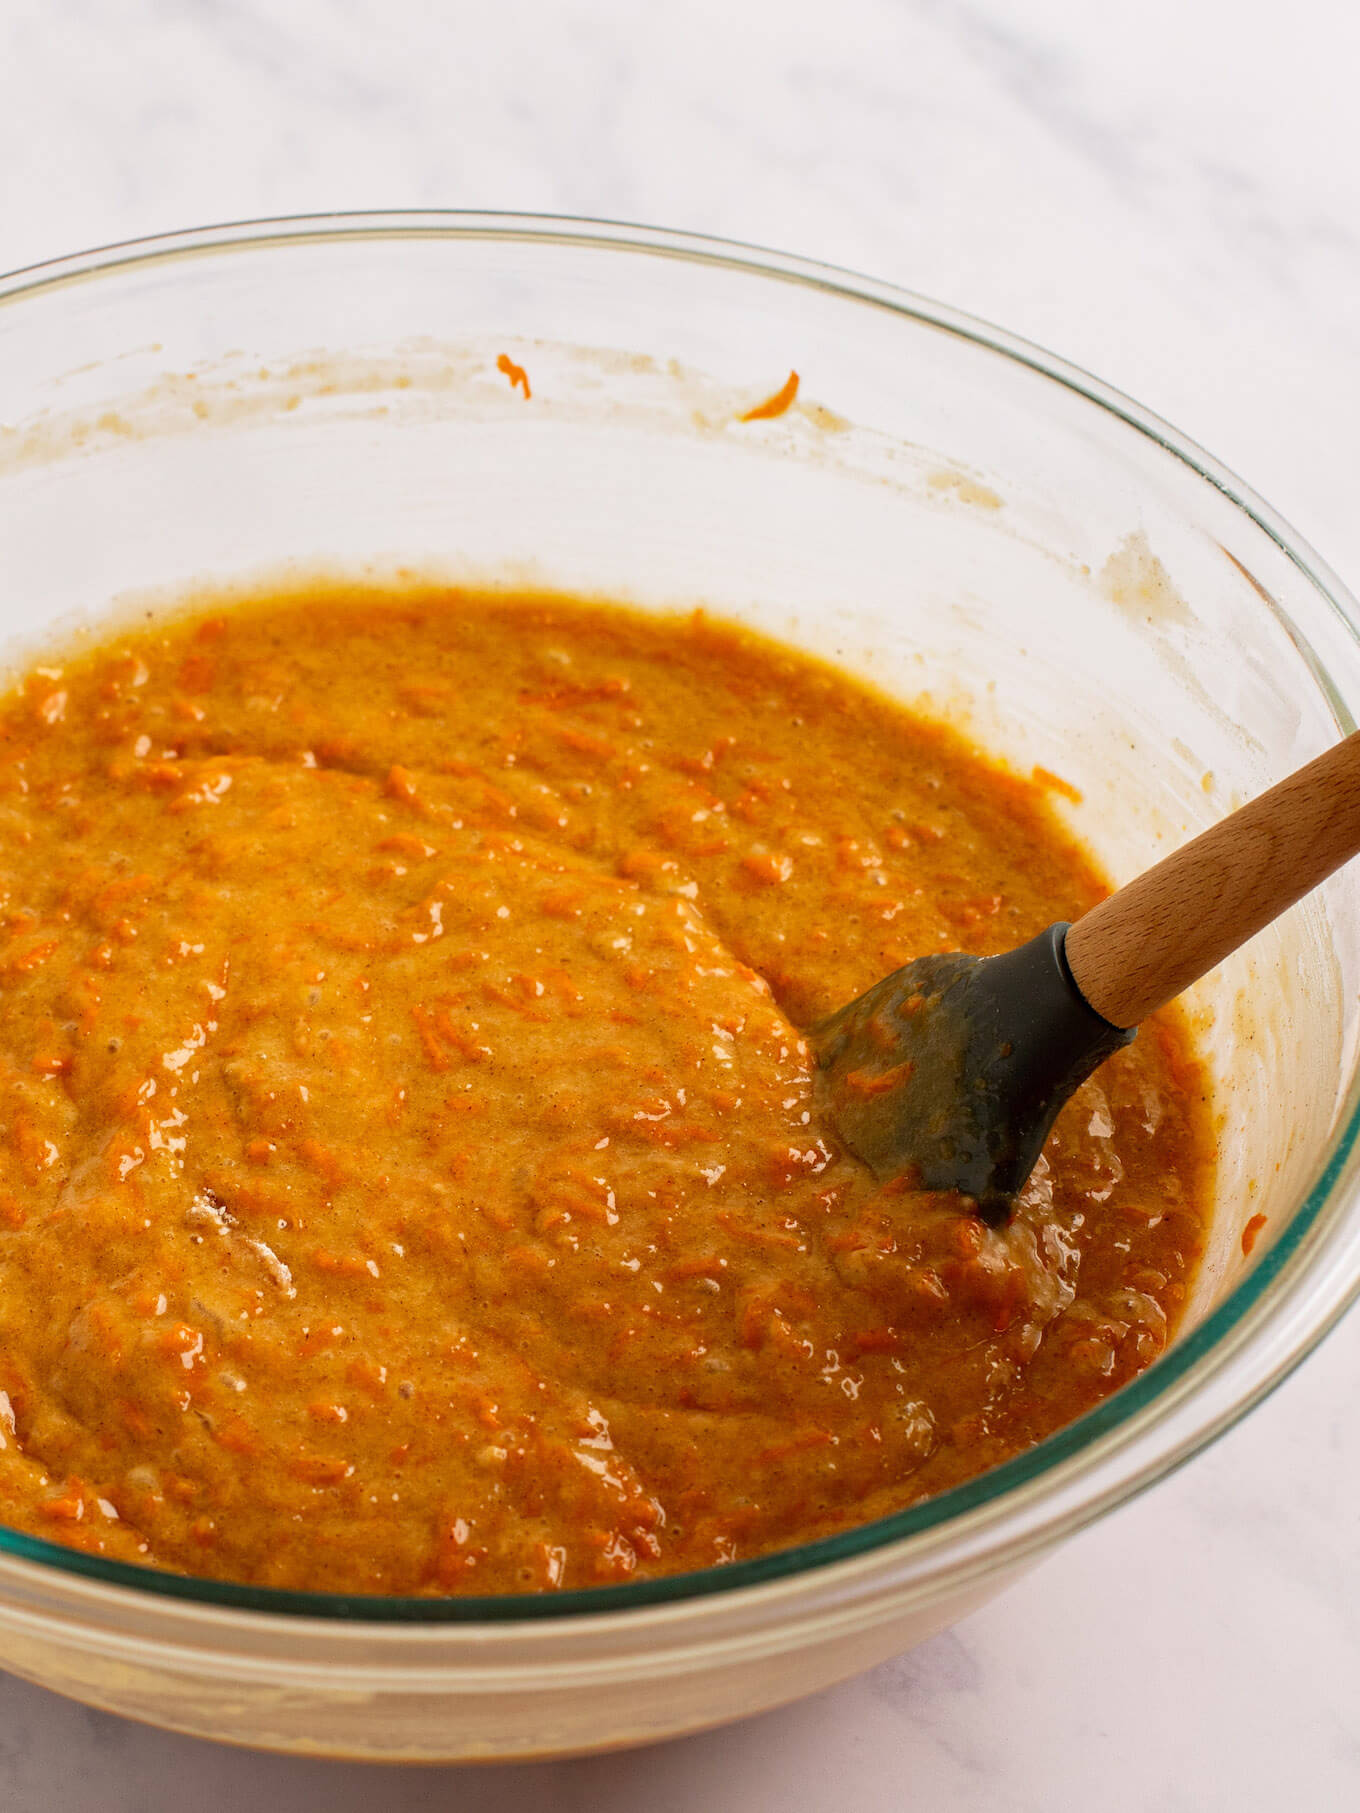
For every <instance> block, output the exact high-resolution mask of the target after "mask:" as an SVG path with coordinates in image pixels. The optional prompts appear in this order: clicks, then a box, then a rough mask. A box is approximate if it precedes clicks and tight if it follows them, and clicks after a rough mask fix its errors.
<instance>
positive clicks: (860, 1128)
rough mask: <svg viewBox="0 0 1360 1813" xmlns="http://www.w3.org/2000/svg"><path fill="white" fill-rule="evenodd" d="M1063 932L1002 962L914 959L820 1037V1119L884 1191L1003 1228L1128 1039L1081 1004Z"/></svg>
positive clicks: (1054, 931) (1053, 930) (957, 955)
mask: <svg viewBox="0 0 1360 1813" xmlns="http://www.w3.org/2000/svg"><path fill="white" fill-rule="evenodd" d="M1066 932H1067V927H1066V925H1052V926H1050V927H1049V928H1048V930H1047V931H1046V932H1041V933H1040V935H1039V936H1038V937H1037V938H1035V939H1033V940H1031V942H1030V943H1029V944H1024V945H1021V947H1020V948H1019V949H1018V950H1014V951H1007V952H1006V953H1005V955H1004V956H1000V957H972V956H968V955H966V954H964V953H962V952H951V953H949V954H947V955H943V956H936V957H919V958H918V959H917V960H916V962H915V963H909V964H907V966H906V968H905V969H899V970H896V971H895V972H894V973H893V974H892V975H891V976H885V977H884V979H883V980H882V981H881V982H877V983H875V984H874V986H873V987H872V988H871V989H869V991H868V992H867V993H866V994H863V995H861V996H860V997H859V999H858V1000H857V1001H852V1002H851V1003H850V1005H849V1006H848V1007H843V1008H842V1009H841V1010H840V1012H839V1013H836V1014H833V1015H832V1017H831V1018H830V1019H829V1020H827V1021H825V1022H824V1023H823V1024H822V1025H821V1026H819V1027H817V1028H816V1029H815V1030H814V1032H813V1033H812V1035H811V1038H812V1045H813V1049H814V1051H815V1052H816V1054H817V1060H818V1065H819V1070H818V1089H819V1092H820V1096H821V1101H822V1106H823V1109H824V1111H825V1112H826V1113H827V1114H828V1115H829V1117H830V1119H831V1122H832V1125H833V1126H834V1127H835V1129H836V1131H837V1133H838V1134H839V1135H840V1137H841V1139H842V1140H843V1141H844V1142H845V1144H846V1145H847V1146H848V1147H849V1148H850V1150H851V1151H852V1152H853V1153H855V1155H856V1156H857V1157H859V1158H861V1159H863V1160H864V1161H865V1163H867V1164H868V1165H870V1166H871V1167H872V1169H873V1170H874V1172H875V1173H876V1174H877V1175H878V1176H879V1177H881V1178H883V1179H884V1180H885V1181H886V1180H888V1179H890V1178H895V1177H899V1176H902V1175H908V1176H910V1177H911V1178H912V1179H913V1181H914V1182H915V1183H916V1184H918V1185H919V1186H920V1188H922V1189H925V1190H957V1191H960V1192H961V1193H962V1194H963V1195H965V1196H967V1197H970V1198H972V1200H973V1201H974V1202H975V1203H976V1204H977V1207H978V1210H979V1212H980V1213H981V1214H982V1215H984V1216H985V1217H986V1218H987V1219H988V1220H990V1221H1000V1220H1004V1218H1005V1217H1006V1215H1007V1214H1008V1213H1009V1211H1010V1206H1011V1203H1012V1201H1013V1200H1014V1197H1015V1194H1016V1192H1017V1191H1018V1190H1019V1189H1021V1188H1022V1186H1023V1185H1024V1182H1025V1179H1026V1178H1027V1177H1028V1176H1029V1174H1030V1171H1031V1170H1032V1169H1033V1167H1034V1163H1035V1160H1036V1159H1037V1158H1038V1156H1039V1153H1040V1150H1041V1149H1042V1147H1043V1143H1044V1141H1045V1139H1046V1138H1047V1137H1048V1132H1049V1129H1050V1128H1051V1127H1052V1125H1053V1121H1054V1117H1055V1116H1056V1115H1057V1113H1058V1110H1059V1109H1060V1108H1061V1107H1062V1105H1063V1103H1064V1102H1065V1101H1066V1100H1067V1098H1068V1097H1069V1096H1070V1095H1071V1094H1072V1091H1073V1090H1074V1089H1076V1088H1077V1087H1078V1086H1079V1085H1080V1084H1081V1083H1082V1082H1084V1081H1085V1079H1086V1078H1087V1077H1088V1076H1089V1075H1090V1074H1091V1072H1092V1071H1093V1070H1094V1069H1095V1068H1096V1066H1097V1064H1100V1063H1101V1062H1103V1060H1104V1059H1105V1058H1107V1057H1108V1056H1109V1055H1110V1053H1111V1052H1112V1051H1116V1050H1118V1048H1119V1047H1120V1046H1121V1045H1125V1044H1127V1043H1128V1041H1129V1040H1130V1039H1131V1038H1132V1037H1133V1033H1132V1032H1131V1031H1124V1030H1123V1029H1121V1028H1120V1027H1118V1026H1112V1025H1111V1024H1110V1022H1109V1021H1108V1020H1105V1019H1102V1018H1101V1016H1100V1015H1099V1014H1098V1013H1096V1012H1094V1011H1093V1010H1092V1008H1090V1007H1089V1006H1088V1005H1087V1003H1086V1001H1085V1000H1084V999H1083V997H1082V994H1081V992H1080V990H1079V989H1078V988H1077V986H1076V983H1075V982H1074V981H1073V980H1072V975H1071V972H1070V971H1069V969H1068V967H1067V961H1066V958H1065V957H1064V955H1063V940H1064V937H1065V934H1066Z"/></svg>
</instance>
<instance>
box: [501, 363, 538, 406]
mask: <svg viewBox="0 0 1360 1813" xmlns="http://www.w3.org/2000/svg"><path fill="white" fill-rule="evenodd" d="M496 370H497V371H503V372H504V373H505V375H506V377H507V378H509V380H510V388H511V390H513V389H514V388H515V386H516V385H518V386H519V388H520V389H521V390H522V391H523V392H524V400H525V402H526V403H527V402H528V400H529V398H530V397H531V396H532V395H533V392H532V391H531V390H530V389H529V374H528V372H527V371H525V369H524V367H523V366H522V365H516V364H515V361H514V360H513V359H512V358H511V357H510V355H509V353H502V354H501V355H500V357H499V358H498V359H497V360H496Z"/></svg>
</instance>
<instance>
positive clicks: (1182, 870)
mask: <svg viewBox="0 0 1360 1813" xmlns="http://www.w3.org/2000/svg"><path fill="white" fill-rule="evenodd" d="M1357 853H1360V731H1357V732H1356V733H1355V735H1353V736H1350V737H1347V738H1346V740H1345V741H1344V742H1342V743H1338V744H1336V745H1335V746H1334V747H1333V748H1331V749H1329V750H1328V751H1327V752H1326V753H1325V754H1324V755H1320V756H1319V757H1318V758H1317V760H1316V761H1313V762H1310V763H1308V765H1307V766H1306V767H1304V768H1300V769H1299V770H1298V771H1297V773H1295V774H1292V775H1290V776H1289V778H1288V779H1287V780H1283V781H1281V782H1280V783H1279V785H1278V786H1276V787H1272V788H1271V789H1270V791H1269V792H1268V793H1263V794H1262V795H1261V796H1260V797H1259V798H1258V799H1255V800H1252V801H1251V803H1250V804H1249V805H1246V806H1243V807H1242V808H1241V810H1240V811H1238V812H1234V813H1232V814H1231V815H1230V816H1229V817H1228V818H1225V819H1223V820H1221V821H1220V823H1218V824H1217V825H1214V826H1212V827H1211V828H1210V829H1209V830H1208V831H1205V832H1204V833H1203V834H1202V835H1201V836H1199V837H1196V838H1194V839H1193V840H1192V841H1191V842H1190V843H1188V844H1185V845H1183V846H1182V848H1181V849H1179V850H1177V851H1175V852H1174V853H1173V854H1172V855H1170V856H1168V857H1167V858H1166V859H1165V860H1164V861H1162V862H1160V863H1158V864H1157V865H1156V867H1155V868H1152V869H1149V870H1148V871H1147V872H1146V874H1143V875H1140V876H1139V877H1138V879H1137V880H1136V881H1131V882H1130V883H1129V884H1128V886H1127V887H1123V888H1120V890H1119V891H1118V893H1116V894H1112V895H1110V897H1109V898H1108V899H1107V900H1103V901H1101V902H1100V904H1099V905H1098V906H1095V907H1092V908H1091V910H1090V912H1088V913H1086V914H1085V915H1083V917H1082V918H1080V919H1078V920H1077V921H1076V922H1075V923H1074V924H1071V925H1068V924H1065V923H1063V924H1058V925H1051V926H1049V927H1048V929H1047V930H1046V931H1043V932H1041V933H1040V934H1039V936H1038V937H1037V938H1033V939H1031V940H1030V942H1029V943H1028V944H1022V945H1021V946H1020V947H1019V949H1018V950H1013V951H1007V952H1005V953H1004V954H1002V955H1001V956H996V957H976V956H971V955H969V954H967V953H965V952H961V951H951V952H944V953H941V954H939V955H934V956H927V957H918V958H917V959H916V961H915V962H914V963H908V964H907V965H906V967H905V968H903V969H899V970H895V971H894V972H893V973H892V975H890V976H885V977H884V978H883V980H882V981H881V982H876V983H875V984H874V986H873V987H872V988H870V989H869V990H868V991H867V992H866V993H865V994H862V995H861V996H860V997H859V999H858V1000H856V1001H852V1002H851V1003H850V1005H849V1006H848V1007H843V1008H841V1009H840V1010H839V1012H837V1013H834V1014H832V1016H831V1017H830V1018H829V1019H828V1020H825V1021H823V1022H822V1024H821V1025H820V1026H818V1027H816V1028H815V1029H814V1031H813V1032H812V1034H811V1042H812V1045H813V1049H814V1051H815V1053H816V1056H817V1062H818V1091H819V1095H820V1098H821V1101H822V1105H823V1107H824V1109H825V1110H826V1112H827V1113H828V1114H829V1116H830V1119H831V1122H832V1124H833V1126H834V1127H835V1129H836V1131H837V1133H838V1134H839V1136H840V1138H841V1139H842V1140H843V1142H844V1143H845V1145H846V1146H847V1147H848V1148H849V1150H850V1151H851V1152H853V1153H854V1154H855V1155H856V1156H857V1157H859V1158H860V1159H862V1160H863V1161H864V1162H865V1163H866V1164H868V1165H869V1166H870V1167H871V1169H872V1170H873V1171H874V1172H875V1173H876V1174H877V1175H878V1176H880V1177H881V1178H883V1179H884V1180H885V1181H886V1180H887V1179H889V1178H896V1177H900V1176H902V1175H904V1174H906V1175H909V1176H911V1177H912V1179H913V1181H915V1182H916V1183H918V1184H919V1186H920V1187H921V1188H922V1189H926V1190H957V1191H960V1192H961V1193H962V1194H963V1195H964V1196H967V1197H971V1198H972V1200H973V1202H974V1203H976V1205H977V1210H978V1213H979V1214H980V1215H982V1216H983V1217H984V1218H985V1219H986V1220H988V1221H991V1222H1002V1221H1004V1220H1005V1219H1006V1217H1007V1216H1008V1215H1009V1213H1010V1209H1011V1205H1012V1203H1013V1201H1014V1199H1015V1196H1016V1193H1017V1192H1018V1191H1019V1190H1020V1189H1022V1188H1023V1186H1024V1184H1025V1180H1026V1179H1027V1178H1028V1176H1029V1174H1030V1172H1031V1171H1032V1170H1033V1168H1034V1164H1035V1161H1036V1160H1037V1159H1038V1157H1039V1153H1040V1151H1041V1150H1042V1147H1043V1143H1044V1140H1045V1139H1046V1138H1047V1137H1048V1132H1049V1129H1050V1128H1051V1127H1052V1125H1053V1122H1054V1119H1055V1118H1056V1116H1057V1114H1058V1111H1059V1109H1060V1108H1061V1107H1062V1105H1063V1103H1064V1102H1065V1101H1067V1099H1068V1097H1069V1096H1070V1095H1071V1094H1072V1093H1073V1091H1074V1090H1076V1089H1077V1088H1078V1087H1079V1086H1080V1085H1081V1084H1082V1083H1083V1082H1084V1081H1085V1080H1086V1078H1087V1077H1088V1076H1090V1074H1091V1072H1092V1071H1093V1070H1095V1069H1096V1067H1097V1066H1098V1065H1099V1064H1101V1063H1103V1062H1104V1060H1105V1059H1106V1058H1107V1057H1109V1056H1110V1054H1111V1053H1112V1052H1114V1051H1117V1050H1118V1049H1119V1047H1120V1046H1122V1045H1126V1044H1128V1042H1129V1040H1130V1039H1132V1038H1133V1036H1134V1032H1135V1030H1136V1028H1137V1026H1138V1023H1139V1021H1140V1020H1144V1019H1146V1018H1147V1016H1148V1015H1149V1014H1150V1013H1152V1012H1154V1011H1155V1010H1156V1009H1157V1008H1159V1007H1161V1006H1163V1005H1164V1004H1165V1003H1166V1002H1168V1001H1170V1000H1172V999H1173V998H1174V997H1175V996H1176V995H1178V994H1180V993H1181V991H1182V990H1183V989H1186V988H1188V987H1189V986H1190V984H1191V983H1192V982H1194V981H1196V980H1197V979H1198V978H1199V977H1200V976H1203V975H1205V974H1206V973H1207V972H1208V971H1209V970H1211V969H1213V968H1214V967H1215V965H1216V964H1218V963H1221V962H1222V960H1223V958H1224V957H1226V956H1227V955H1228V953H1229V952H1230V951H1234V950H1236V949H1237V947H1238V945H1240V944H1245V943H1246V941H1247V939H1248V938H1251V937H1252V936H1253V935H1254V934H1255V933H1257V932H1259V931H1260V930H1261V928H1262V927H1263V926H1265V925H1268V924H1269V922H1270V921H1271V920H1272V919H1275V918H1277V917H1278V916H1279V915H1280V914H1281V913H1283V912H1284V911H1285V910H1286V908H1288V907H1290V906H1292V905H1293V904H1294V902H1295V901H1296V900H1299V899H1300V898H1301V897H1302V896H1303V895H1304V894H1307V893H1309V892H1310V891H1311V890H1312V889H1313V888H1315V887H1317V886H1318V884H1319V883H1320V882H1323V881H1325V880H1326V878H1327V877H1328V876H1329V875H1330V874H1331V873H1332V872H1333V871H1334V870H1335V869H1339V868H1340V867H1341V865H1342V864H1343V863H1344V862H1347V861H1348V860H1349V859H1350V858H1351V857H1352V856H1355V855H1356V854H1357Z"/></svg>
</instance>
